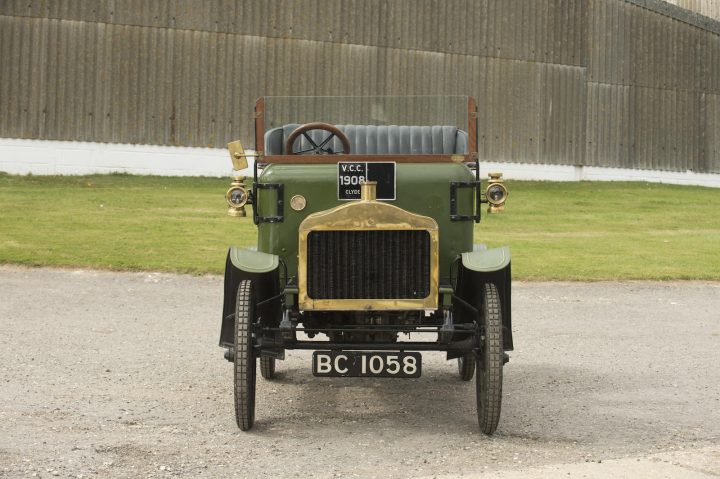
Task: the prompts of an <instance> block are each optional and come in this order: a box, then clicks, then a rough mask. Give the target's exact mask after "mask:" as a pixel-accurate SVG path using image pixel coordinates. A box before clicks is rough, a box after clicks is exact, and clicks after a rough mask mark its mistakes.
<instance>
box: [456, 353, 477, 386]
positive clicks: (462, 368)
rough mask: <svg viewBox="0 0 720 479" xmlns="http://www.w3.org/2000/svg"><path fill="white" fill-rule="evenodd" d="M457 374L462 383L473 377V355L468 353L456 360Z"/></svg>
mask: <svg viewBox="0 0 720 479" xmlns="http://www.w3.org/2000/svg"><path fill="white" fill-rule="evenodd" d="M458 373H460V379H462V380H463V381H470V380H471V379H472V378H473V376H475V355H474V354H472V353H470V354H466V355H465V356H463V357H461V358H458Z"/></svg>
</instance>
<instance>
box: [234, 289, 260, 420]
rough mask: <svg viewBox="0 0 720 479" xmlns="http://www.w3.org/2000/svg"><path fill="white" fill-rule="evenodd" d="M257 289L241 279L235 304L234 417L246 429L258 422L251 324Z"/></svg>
mask: <svg viewBox="0 0 720 479" xmlns="http://www.w3.org/2000/svg"><path fill="white" fill-rule="evenodd" d="M255 320H256V319H255V290H254V288H253V283H252V281H250V280H245V281H241V282H240V286H239V287H238V292H237V300H236V303H235V363H234V367H235V420H236V421H237V425H238V427H239V428H240V429H242V430H243V431H247V430H249V429H251V428H252V427H253V424H255V375H256V370H257V362H256V357H255V349H254V347H253V346H254V338H253V336H252V331H251V327H252V325H253V323H255Z"/></svg>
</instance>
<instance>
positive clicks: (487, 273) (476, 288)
mask: <svg viewBox="0 0 720 479" xmlns="http://www.w3.org/2000/svg"><path fill="white" fill-rule="evenodd" d="M459 263H460V266H459V268H458V272H457V282H456V285H455V295H456V296H458V297H459V298H460V299H461V300H462V301H463V302H464V303H466V304H467V305H470V306H471V307H472V308H475V310H476V311H480V310H481V308H482V285H483V284H485V283H493V284H494V285H495V287H496V288H497V289H498V293H499V294H500V309H501V312H502V322H503V349H505V351H512V349H513V337H512V315H511V312H512V311H511V303H512V302H511V274H510V249H509V248H508V247H506V246H505V247H502V248H496V249H491V250H486V249H482V248H480V249H478V250H476V251H472V252H469V253H463V254H462V256H461V258H460V261H459ZM458 303H459V302H458ZM453 310H454V314H455V320H456V322H458V323H471V322H473V321H474V320H475V319H476V317H475V315H476V314H477V313H475V312H473V311H472V310H471V309H470V308H468V307H467V306H465V305H462V304H456V305H455V307H453Z"/></svg>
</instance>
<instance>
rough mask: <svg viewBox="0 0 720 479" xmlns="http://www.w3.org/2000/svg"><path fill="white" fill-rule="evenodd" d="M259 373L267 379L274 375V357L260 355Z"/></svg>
mask: <svg viewBox="0 0 720 479" xmlns="http://www.w3.org/2000/svg"><path fill="white" fill-rule="evenodd" d="M260 374H262V377H263V378H265V379H268V380H270V379H273V378H274V377H275V358H271V357H268V356H261V357H260Z"/></svg>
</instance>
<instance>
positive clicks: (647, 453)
mask: <svg viewBox="0 0 720 479" xmlns="http://www.w3.org/2000/svg"><path fill="white" fill-rule="evenodd" d="M513 292H514V298H513V303H514V313H513V315H514V316H513V317H514V335H515V345H516V350H515V351H514V352H513V353H511V361H510V363H509V364H508V365H507V366H506V367H505V383H504V398H503V413H502V418H501V420H500V427H499V429H498V432H497V433H496V435H495V436H493V437H486V436H484V435H482V434H481V433H479V431H478V429H477V422H476V417H475V388H474V383H463V382H461V381H460V380H459V379H458V377H457V369H456V366H455V363H448V362H446V361H445V359H444V356H443V355H441V354H439V353H425V354H424V355H423V362H424V364H423V376H422V377H421V378H420V379H417V380H392V379H386V380H380V379H378V380H375V379H325V378H323V379H320V378H314V377H313V376H312V374H311V372H310V354H311V353H310V352H293V351H291V352H289V353H288V357H287V360H286V361H284V362H279V363H278V369H279V371H280V374H279V377H278V379H277V380H274V381H272V382H268V381H265V380H262V379H260V378H259V379H258V397H257V407H258V411H257V422H256V426H255V429H253V431H252V432H250V433H242V432H240V431H238V429H237V428H236V426H235V422H234V415H233V406H232V380H231V367H232V365H231V364H230V363H228V362H226V361H225V360H223V358H222V350H221V349H220V348H218V347H217V346H216V344H217V337H218V331H219V323H220V308H221V300H222V278H219V277H209V276H208V277H193V276H182V275H169V274H148V273H120V274H118V273H108V272H95V271H74V270H56V269H25V268H19V267H12V266H2V267H0V476H8V477H25V476H27V477H51V476H59V477H169V476H185V477H198V476H206V477H221V476H238V477H295V476H297V477H355V476H357V477H381V478H388V477H422V476H429V477H433V476H444V477H457V476H469V477H473V476H474V477H478V476H479V475H480V474H481V473H489V474H490V476H489V477H498V478H499V477H501V476H502V477H558V476H559V475H567V474H569V475H571V476H575V477H577V476H586V477H607V476H609V475H613V476H615V477H616V478H619V477H717V476H720V368H719V367H718V361H720V347H719V346H720V283H700V282H682V283H644V282H627V283H592V284H587V283H516V284H514V285H513ZM623 474H626V475H623ZM648 474H649V475H648ZM483 477H486V476H485V475H484V476H483Z"/></svg>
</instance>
